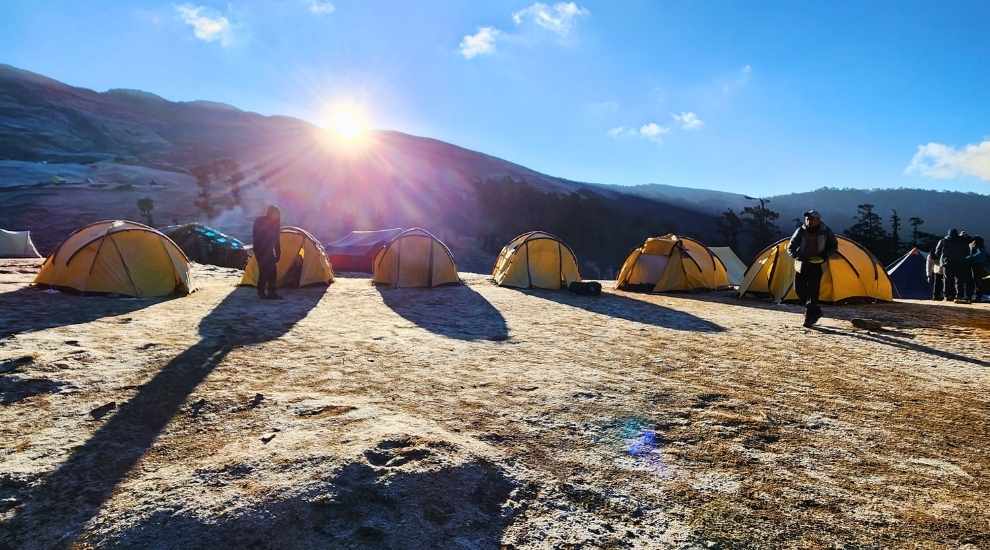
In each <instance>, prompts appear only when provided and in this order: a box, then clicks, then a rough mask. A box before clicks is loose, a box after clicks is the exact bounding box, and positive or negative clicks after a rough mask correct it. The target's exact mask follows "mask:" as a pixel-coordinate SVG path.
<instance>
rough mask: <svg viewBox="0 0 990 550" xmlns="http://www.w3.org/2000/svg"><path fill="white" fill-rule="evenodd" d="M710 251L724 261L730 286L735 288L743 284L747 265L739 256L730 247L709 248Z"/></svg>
mask: <svg viewBox="0 0 990 550" xmlns="http://www.w3.org/2000/svg"><path fill="white" fill-rule="evenodd" d="M708 249H709V250H711V251H712V252H714V253H715V255H716V256H718V259H720V260H722V265H724V266H725V272H726V273H727V274H728V275H729V284H731V285H733V286H739V285H740V284H742V281H743V276H744V275H745V274H746V264H744V263H743V261H742V260H740V259H739V256H737V255H736V253H735V252H733V250H732V249H731V248H729V247H728V246H709V247H708Z"/></svg>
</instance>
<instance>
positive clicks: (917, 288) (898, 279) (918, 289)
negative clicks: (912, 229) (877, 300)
mask: <svg viewBox="0 0 990 550" xmlns="http://www.w3.org/2000/svg"><path fill="white" fill-rule="evenodd" d="M887 276H889V277H890V282H891V284H893V285H894V297H896V298H903V299H908V300H926V299H930V298H931V297H932V285H931V284H929V282H928V253H927V252H922V251H921V250H919V249H918V248H917V247H912V248H911V250H909V251H908V252H907V254H905V255H903V256H901V257H900V258H898V259H897V261H896V262H894V263H892V264H890V267H888V268H887Z"/></svg>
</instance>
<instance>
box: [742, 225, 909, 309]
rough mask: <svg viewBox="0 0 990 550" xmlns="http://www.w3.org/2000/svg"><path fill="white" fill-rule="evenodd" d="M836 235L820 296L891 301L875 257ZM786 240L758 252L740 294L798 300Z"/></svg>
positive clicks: (890, 290)
mask: <svg viewBox="0 0 990 550" xmlns="http://www.w3.org/2000/svg"><path fill="white" fill-rule="evenodd" d="M837 238H838V241H839V250H838V251H837V252H836V253H835V254H833V255H832V256H830V257H829V258H828V259H827V260H826V261H825V264H824V272H823V274H822V283H821V290H820V293H819V299H820V300H821V301H823V302H841V301H843V300H851V299H864V300H881V301H887V302H889V301H891V300H892V299H893V285H891V283H890V278H889V277H888V276H887V272H886V271H885V270H884V268H883V265H881V264H880V261H879V260H877V258H876V256H874V255H873V254H872V253H871V252H870V251H869V250H867V249H866V248H864V247H863V246H862V245H860V244H859V243H857V242H856V241H853V240H852V239H850V238H848V237H845V236H842V235H838V236H837ZM788 242H789V239H781V240H779V241H777V242H776V243H774V244H772V245H770V246H768V247H766V248H765V249H763V251H762V252H760V254H759V255H758V256H757V257H756V260H755V261H753V264H752V265H750V266H749V269H747V270H746V276H745V278H744V279H743V283H742V285H740V286H739V296H744V295H746V294H756V295H763V296H769V297H770V298H772V299H773V300H774V301H777V302H782V301H789V300H797V299H798V297H797V292H795V290H794V260H793V259H792V258H791V257H790V256H789V255H788V254H787V244H788Z"/></svg>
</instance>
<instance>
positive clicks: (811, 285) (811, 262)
mask: <svg viewBox="0 0 990 550" xmlns="http://www.w3.org/2000/svg"><path fill="white" fill-rule="evenodd" d="M838 249H839V241H838V240H837V239H836V238H835V233H832V230H831V229H829V227H828V226H827V225H825V224H824V223H822V216H821V214H819V213H818V212H817V211H815V210H808V211H807V212H805V213H804V223H803V224H802V225H801V226H800V227H798V228H797V229H796V230H795V231H794V235H792V236H791V242H790V243H789V244H788V245H787V253H788V254H790V256H791V257H792V258H794V271H795V272H796V275H795V277H794V292H796V293H797V295H798V299H799V300H801V303H802V304H804V326H806V327H810V326H812V325H814V324H815V323H816V322H818V320H819V319H821V317H822V307H821V305H819V303H818V293H819V291H820V290H821V283H822V266H823V264H824V263H825V260H826V258H828V257H829V256H831V255H832V254H834V253H835V252H836V251H837V250H838Z"/></svg>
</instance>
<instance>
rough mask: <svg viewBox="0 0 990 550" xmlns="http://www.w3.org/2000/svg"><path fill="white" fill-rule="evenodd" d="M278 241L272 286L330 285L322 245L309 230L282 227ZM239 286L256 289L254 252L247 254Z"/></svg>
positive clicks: (331, 273) (327, 263) (327, 262)
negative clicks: (278, 249)
mask: <svg viewBox="0 0 990 550" xmlns="http://www.w3.org/2000/svg"><path fill="white" fill-rule="evenodd" d="M278 238H279V246H281V248H282V256H281V257H280V258H279V260H278V265H277V266H276V268H275V269H276V276H275V286H277V287H278V288H285V287H293V288H295V287H302V286H309V285H321V284H322V285H329V284H330V283H332V282H333V266H331V265H330V260H329V259H327V254H326V252H324V251H323V245H322V244H320V242H319V241H317V240H316V239H315V238H314V237H313V236H312V235H310V234H309V232H308V231H306V230H305V229H300V228H298V227H283V228H282V230H281V231H280V232H279V235H278ZM240 284H241V285H245V286H258V260H256V259H255V257H254V251H252V252H251V253H250V254H249V255H248V261H247V267H245V268H244V276H243V277H241V283H240Z"/></svg>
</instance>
